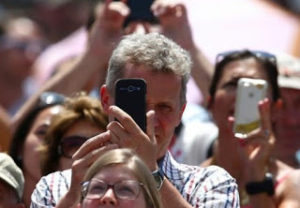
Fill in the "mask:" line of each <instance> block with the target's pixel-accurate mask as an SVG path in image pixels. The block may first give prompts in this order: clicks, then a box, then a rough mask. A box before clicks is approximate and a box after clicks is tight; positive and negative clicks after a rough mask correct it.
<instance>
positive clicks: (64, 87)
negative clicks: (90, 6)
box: [13, 0, 213, 125]
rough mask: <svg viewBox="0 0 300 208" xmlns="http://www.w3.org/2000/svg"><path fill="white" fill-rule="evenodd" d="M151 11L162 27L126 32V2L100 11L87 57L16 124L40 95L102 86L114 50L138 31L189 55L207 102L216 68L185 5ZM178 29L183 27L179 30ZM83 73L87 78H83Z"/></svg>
mask: <svg viewBox="0 0 300 208" xmlns="http://www.w3.org/2000/svg"><path fill="white" fill-rule="evenodd" d="M152 10H153V13H154V14H155V15H157V16H158V18H159V22H160V25H159V27H157V26H156V27H153V26H150V25H149V24H148V23H145V22H135V23H132V24H130V25H129V26H128V28H126V29H125V30H124V29H123V22H124V20H125V18H126V16H127V15H129V9H128V7H127V6H126V4H125V3H124V1H112V0H106V1H105V4H103V5H102V6H100V7H99V10H97V11H98V12H97V19H96V21H95V23H94V25H93V27H92V29H91V31H90V33H89V37H88V44H87V50H86V51H85V53H84V54H83V55H82V56H81V57H79V59H78V61H77V62H76V63H75V65H74V66H73V67H70V68H68V69H66V70H61V71H60V72H59V73H57V74H56V75H55V76H54V77H53V78H51V79H50V80H49V81H48V82H47V83H46V84H45V86H44V87H43V88H42V89H41V90H40V91H39V93H37V94H36V95H35V96H33V97H32V98H31V100H30V101H29V102H27V103H26V105H24V107H23V108H22V109H21V110H20V111H19V112H18V114H16V115H15V116H14V118H13V124H14V125H17V124H18V122H19V121H20V120H21V119H22V116H23V115H24V112H26V109H28V108H30V107H31V106H32V105H33V103H34V101H35V100H37V98H38V95H39V94H40V93H41V92H43V91H55V92H59V93H62V94H65V95H71V94H72V93H73V92H74V91H80V90H81V89H83V88H84V87H85V86H86V83H89V82H91V80H94V78H95V77H99V79H100V80H98V82H97V86H99V85H101V84H103V82H104V78H105V75H106V70H105V69H107V62H108V60H109V57H110V55H111V52H112V50H113V49H114V48H115V46H116V44H117V43H118V42H119V40H120V38H121V36H122V35H123V34H124V33H125V34H128V33H131V32H137V31H139V32H144V33H145V32H146V33H147V32H150V31H159V32H161V33H162V34H164V35H165V36H166V37H169V38H170V39H172V40H174V41H175V42H177V43H178V44H179V45H181V46H182V47H183V48H185V49H186V50H188V51H189V52H190V55H191V57H192V60H193V68H192V76H193V78H194V80H195V81H196V84H197V85H198V87H199V88H200V89H201V92H202V93H203V100H204V101H206V100H207V99H206V98H207V97H208V86H209V83H210V79H211V76H212V72H213V66H212V64H211V63H210V62H209V61H208V59H207V58H206V57H205V56H204V55H203V54H202V52H201V50H199V49H198V48H197V46H196V45H195V43H194V40H193V37H192V32H191V27H190V23H189V20H188V15H187V11H186V8H185V6H184V4H183V3H182V2H181V1H180V0H156V1H155V2H154V4H153V5H152ZM178 25H180V28H181V29H180V30H179V29H178ZM99 57H101V59H99ZM82 70H84V72H83V71H82ZM82 73H84V74H85V76H82ZM74 80H76V82H75V81H74ZM203 105H205V103H203Z"/></svg>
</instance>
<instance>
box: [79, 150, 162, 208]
mask: <svg viewBox="0 0 300 208" xmlns="http://www.w3.org/2000/svg"><path fill="white" fill-rule="evenodd" d="M108 205H111V206H115V207H124V208H126V207H128V208H135V207H136V208H162V204H161V199H160V195H159V192H158V191H157V189H156V184H155V181H154V179H153V177H152V175H151V172H150V171H149V169H148V167H147V166H146V165H145V164H144V162H143V161H142V160H141V159H140V158H139V157H138V156H137V155H136V154H135V152H133V151H132V150H130V149H115V150H111V151H108V152H106V153H105V154H103V155H102V156H100V157H99V158H98V159H97V160H96V161H95V162H94V163H93V165H92V166H91V167H90V168H89V169H88V170H87V173H86V175H85V177H84V183H83V184H82V198H81V202H80V206H79V207H82V208H83V207H86V208H93V207H99V206H108Z"/></svg>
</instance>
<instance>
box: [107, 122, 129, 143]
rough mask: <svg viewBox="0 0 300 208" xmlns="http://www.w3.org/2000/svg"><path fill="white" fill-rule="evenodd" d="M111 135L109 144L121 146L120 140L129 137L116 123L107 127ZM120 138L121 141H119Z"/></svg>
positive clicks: (111, 123)
mask: <svg viewBox="0 0 300 208" xmlns="http://www.w3.org/2000/svg"><path fill="white" fill-rule="evenodd" d="M107 129H108V130H109V131H110V134H111V142H112V143H115V144H119V145H121V146H122V140H124V139H126V138H128V137H129V135H128V133H127V132H126V130H125V129H124V128H123V126H122V125H121V124H120V123H119V122H118V121H112V122H110V123H109V124H108V125H107ZM121 138H122V139H121Z"/></svg>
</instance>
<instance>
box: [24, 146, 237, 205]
mask: <svg viewBox="0 0 300 208" xmlns="http://www.w3.org/2000/svg"><path fill="white" fill-rule="evenodd" d="M161 168H162V170H163V171H164V173H165V176H166V178H167V179H168V180H169V181H170V182H171V183H172V184H173V185H174V186H175V187H176V188H177V190H178V191H179V192H180V193H181V195H182V196H183V198H184V199H186V200H187V201H188V202H189V203H190V204H191V205H192V206H193V207H197V208H198V207H213V208H218V207H222V208H229V207H234V208H236V207H239V195H238V190H237V184H236V182H235V180H234V179H233V178H232V177H231V176H230V175H229V174H228V173H227V172H226V171H225V170H224V169H222V168H219V167H217V166H210V167H207V168H202V167H197V166H188V165H184V164H179V163H177V162H176V161H175V160H174V159H173V158H172V156H171V154H170V153H169V152H168V153H167V154H166V155H165V157H164V159H163V161H162V163H161ZM70 183H71V170H66V171H62V172H61V171H57V172H54V173H51V174H49V175H47V176H44V177H42V178H41V179H40V181H39V182H38V184H37V185H36V188H35V190H34V192H33V193H32V196H31V206H30V207H31V208H44V207H45V208H46V207H47V208H50V207H55V206H56V204H57V203H58V201H59V200H60V199H61V198H62V196H63V195H64V194H65V193H66V192H67V190H68V189H69V187H70Z"/></svg>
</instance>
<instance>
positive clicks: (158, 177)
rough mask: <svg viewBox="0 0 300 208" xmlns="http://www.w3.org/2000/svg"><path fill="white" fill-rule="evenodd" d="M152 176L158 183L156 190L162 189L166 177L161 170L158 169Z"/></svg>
mask: <svg viewBox="0 0 300 208" xmlns="http://www.w3.org/2000/svg"><path fill="white" fill-rule="evenodd" d="M152 176H153V178H154V180H155V182H156V189H157V190H160V188H161V187H162V185H163V182H164V179H165V175H164V172H163V171H162V169H161V168H158V169H157V170H155V171H153V172H152Z"/></svg>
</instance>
